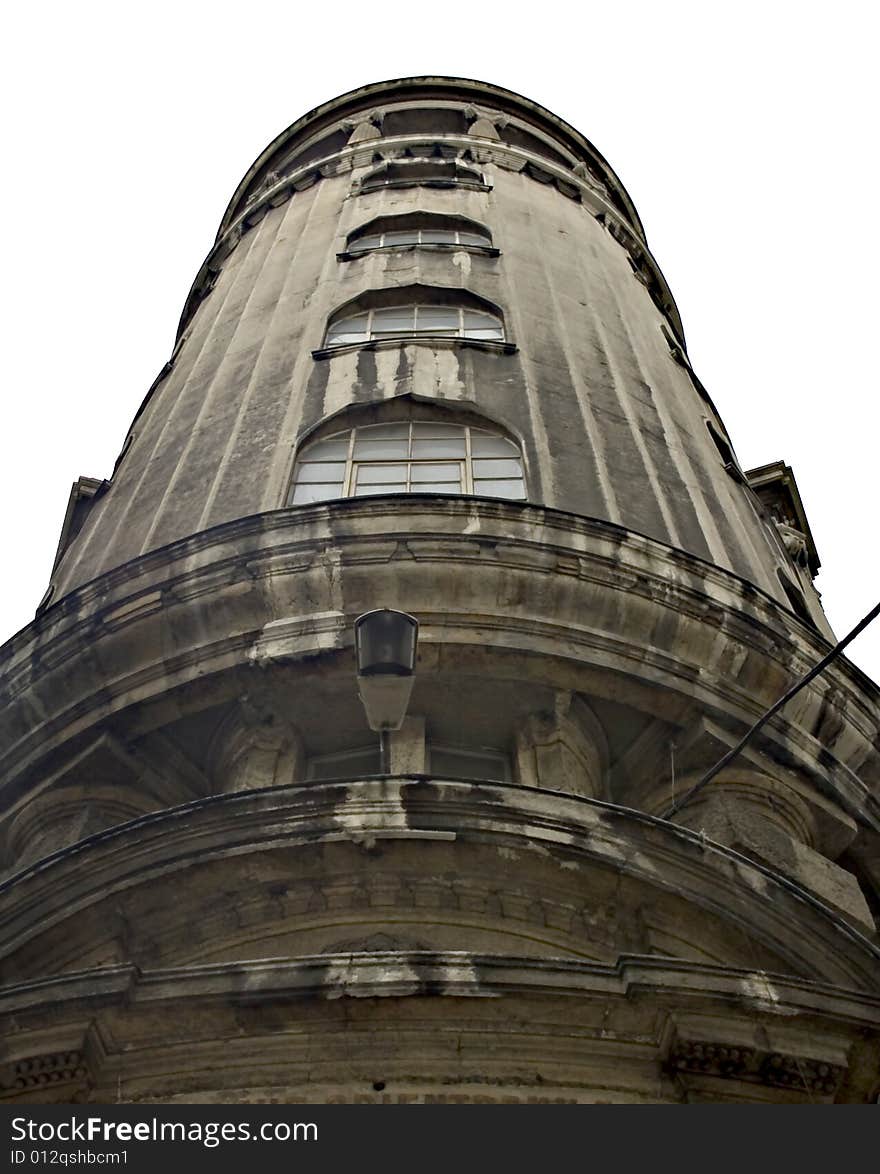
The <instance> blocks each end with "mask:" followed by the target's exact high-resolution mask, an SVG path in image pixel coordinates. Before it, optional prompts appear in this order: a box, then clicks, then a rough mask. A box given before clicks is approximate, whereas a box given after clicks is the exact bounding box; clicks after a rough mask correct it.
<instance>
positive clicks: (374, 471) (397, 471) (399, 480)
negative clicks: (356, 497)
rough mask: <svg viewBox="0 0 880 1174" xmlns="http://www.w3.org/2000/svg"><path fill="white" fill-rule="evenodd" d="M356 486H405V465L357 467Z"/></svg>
mask: <svg viewBox="0 0 880 1174" xmlns="http://www.w3.org/2000/svg"><path fill="white" fill-rule="evenodd" d="M357 482H358V485H405V484H406V465H405V464H404V465H358V470H357Z"/></svg>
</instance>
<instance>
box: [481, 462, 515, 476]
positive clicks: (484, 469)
mask: <svg viewBox="0 0 880 1174" xmlns="http://www.w3.org/2000/svg"><path fill="white" fill-rule="evenodd" d="M474 476H475V477H521V476H522V469H521V467H520V463H519V461H506V460H501V459H496V460H491V461H484V460H475V461H474Z"/></svg>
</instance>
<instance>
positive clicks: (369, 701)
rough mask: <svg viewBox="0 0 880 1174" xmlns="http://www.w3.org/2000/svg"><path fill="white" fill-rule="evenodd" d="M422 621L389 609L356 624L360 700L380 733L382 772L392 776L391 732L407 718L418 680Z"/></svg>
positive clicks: (370, 724) (371, 726) (369, 722)
mask: <svg viewBox="0 0 880 1174" xmlns="http://www.w3.org/2000/svg"><path fill="white" fill-rule="evenodd" d="M418 637H419V621H418V620H417V619H415V618H414V617H413V616H410V615H407V614H406V612H404V611H392V610H391V609H390V608H388V607H382V608H378V609H377V610H376V611H368V612H365V613H364V614H363V615H362V616H358V618H357V619H356V620H355V622H354V649H355V656H356V657H357V679H358V689H359V693H360V699H361V701H362V702H363V706H364V709H365V710H366V714H367V723H368V724H369V727H370V729H371V730H376V731H377V732H378V734H379V769H380V771H381V773H382V774H388V771H389V766H390V754H389V737H388V733H389V731H390V730H399V729H400V727H401V726H402V725H403V719H404V717H406V708H407V706H408V705H409V698H410V694H411V693H412V687H413V682H414V680H415V668H416V644H417V642H418Z"/></svg>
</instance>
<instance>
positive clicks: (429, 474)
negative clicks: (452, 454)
mask: <svg viewBox="0 0 880 1174" xmlns="http://www.w3.org/2000/svg"><path fill="white" fill-rule="evenodd" d="M410 480H411V481H414V482H415V481H454V482H455V483H456V484H460V483H461V465H459V464H458V462H457V461H456V462H455V464H453V463H452V462H451V461H450V463H449V464H446V465H439V464H428V463H425V464H418V465H417V464H415V462H413V465H412V468H411V471H410Z"/></svg>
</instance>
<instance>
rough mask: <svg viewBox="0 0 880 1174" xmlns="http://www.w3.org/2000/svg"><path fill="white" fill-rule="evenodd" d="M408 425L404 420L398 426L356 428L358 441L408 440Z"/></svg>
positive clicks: (379, 425)
mask: <svg viewBox="0 0 880 1174" xmlns="http://www.w3.org/2000/svg"><path fill="white" fill-rule="evenodd" d="M409 428H410V426H409V424H408V423H407V422H406V421H405V420H404V421H401V422H400V423H399V424H368V425H367V426H366V428H358V430H357V434H358V439H361V438H362V439H364V440H408V439H409Z"/></svg>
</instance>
